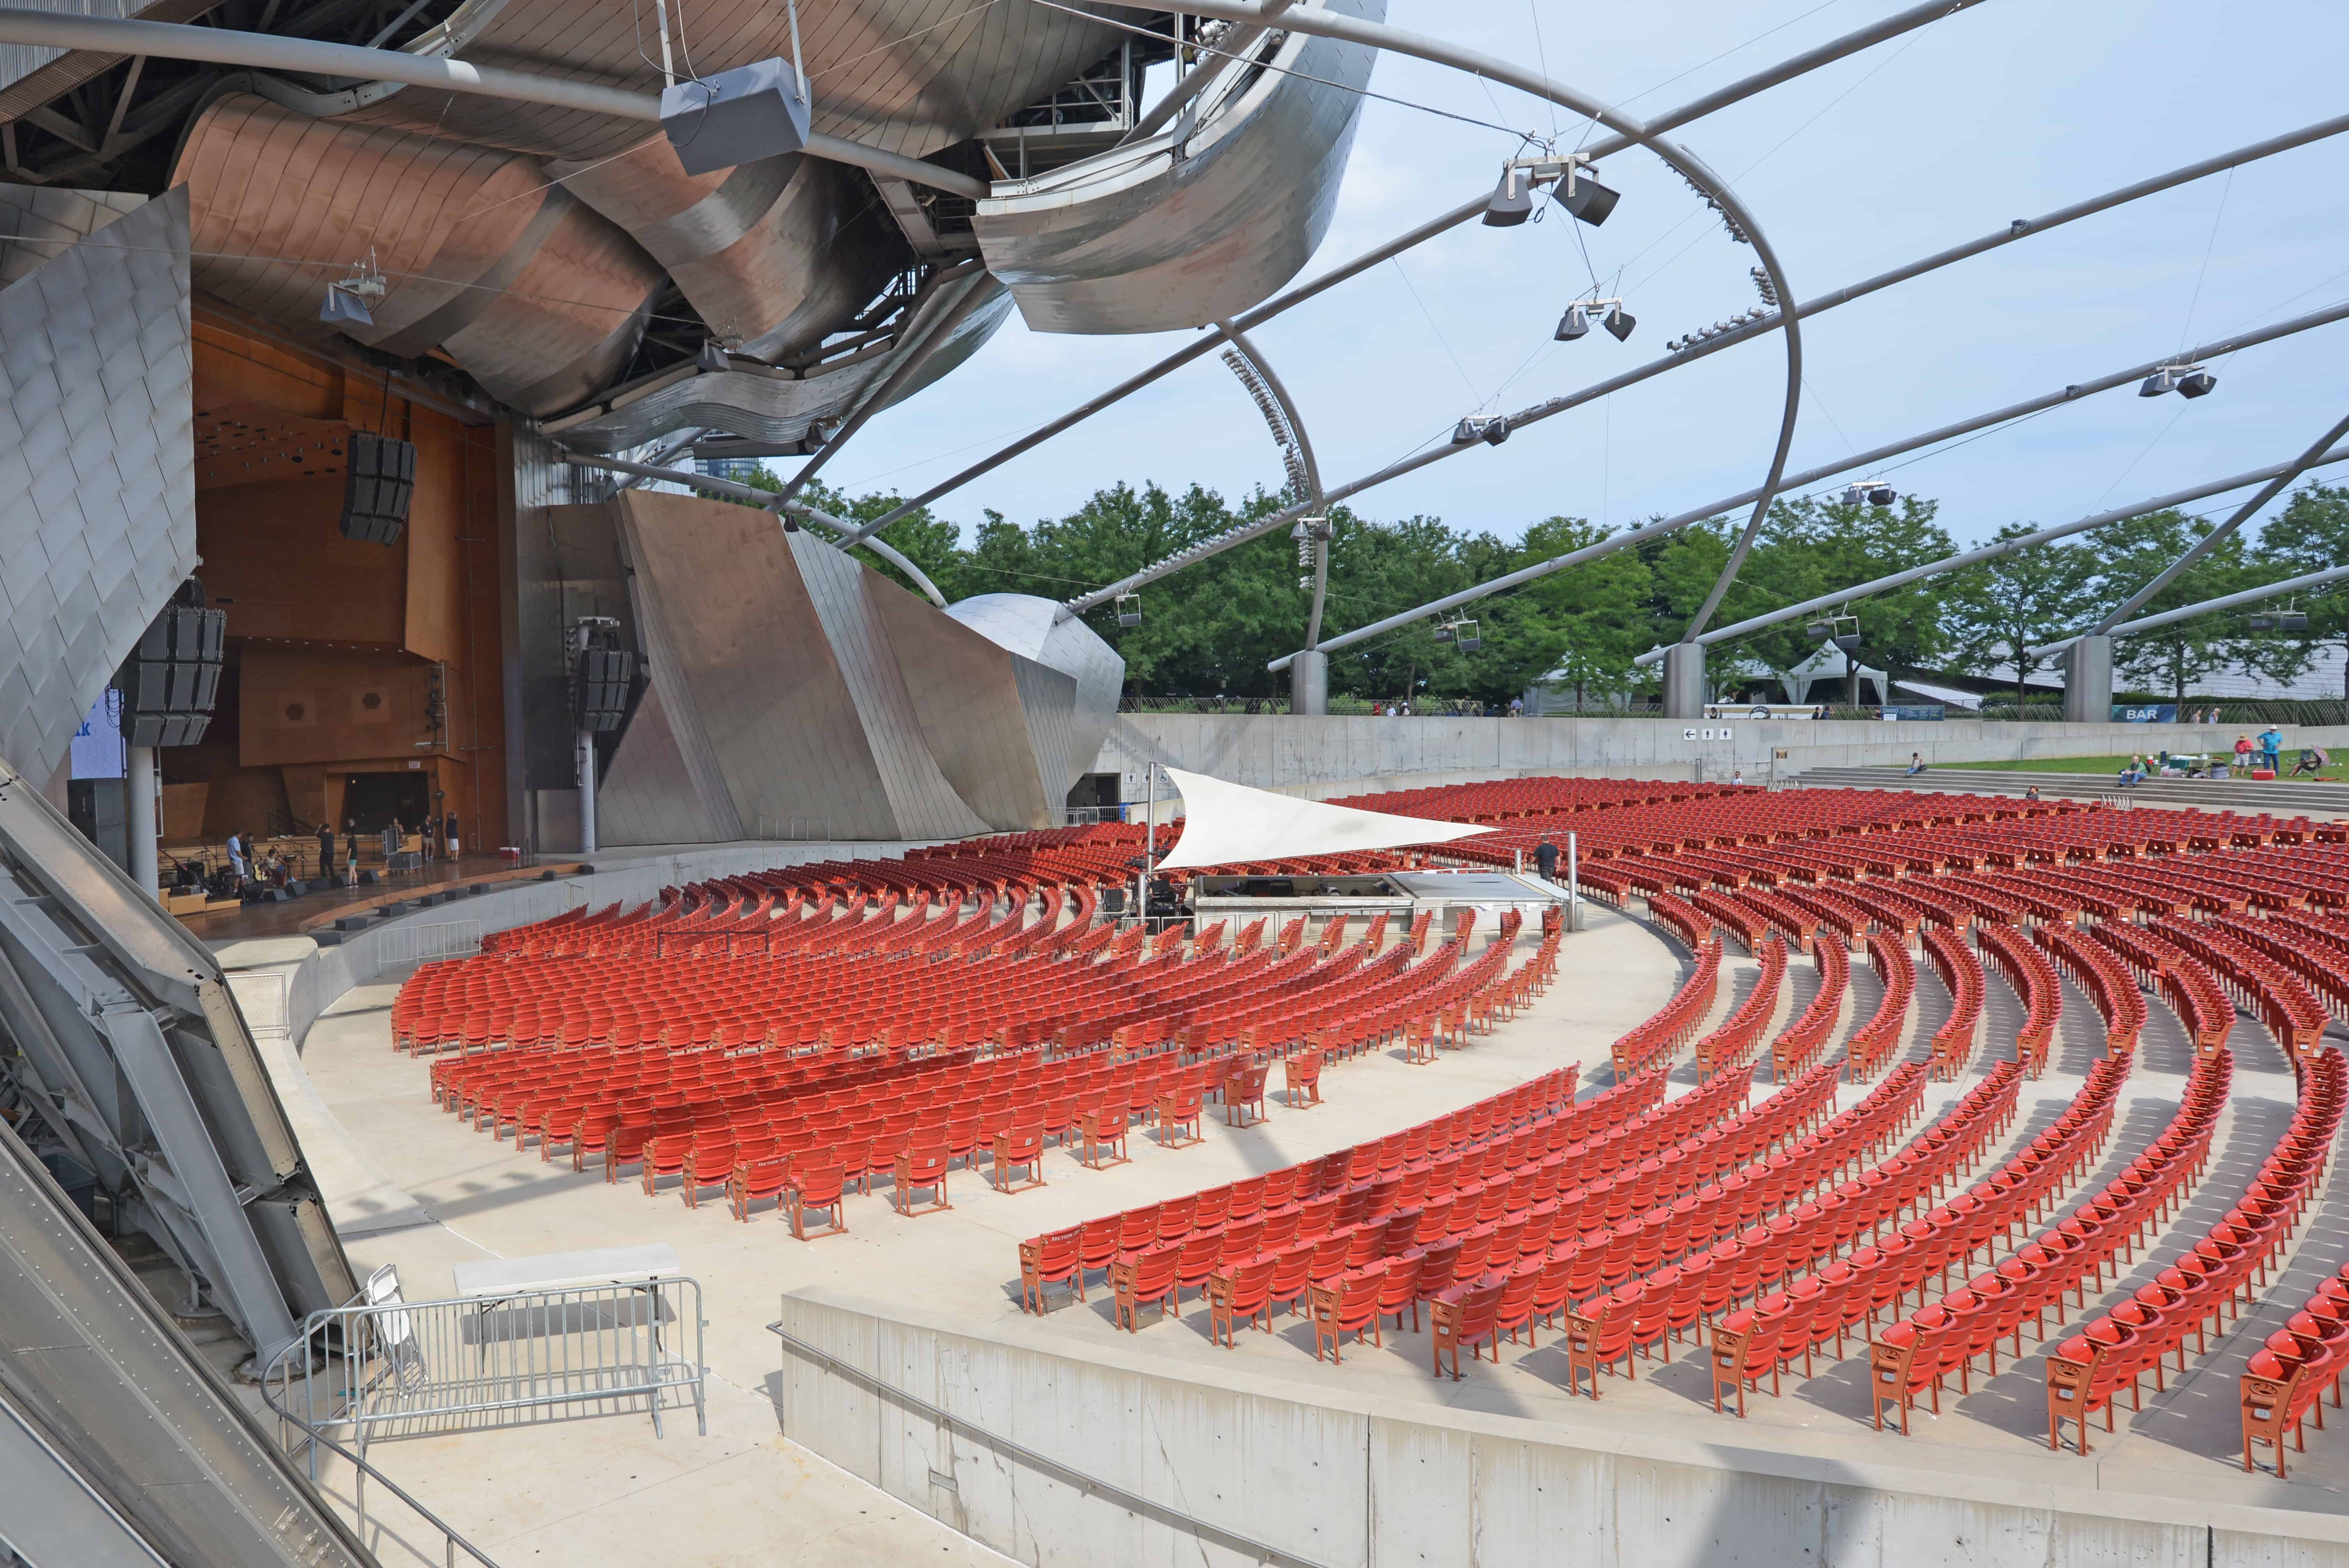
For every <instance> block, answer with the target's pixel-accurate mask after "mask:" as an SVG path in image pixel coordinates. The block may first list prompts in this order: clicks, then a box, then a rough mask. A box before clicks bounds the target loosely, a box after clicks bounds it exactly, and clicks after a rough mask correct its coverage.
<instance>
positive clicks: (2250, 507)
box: [2089, 415, 2349, 636]
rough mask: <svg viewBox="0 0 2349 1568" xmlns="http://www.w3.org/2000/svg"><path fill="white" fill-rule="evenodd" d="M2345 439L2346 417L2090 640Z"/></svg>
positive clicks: (2348, 425)
mask: <svg viewBox="0 0 2349 1568" xmlns="http://www.w3.org/2000/svg"><path fill="white" fill-rule="evenodd" d="M2344 435H2349V415H2344V416H2342V418H2341V422H2340V423H2339V424H2336V425H2334V426H2333V428H2331V429H2329V430H2327V431H2325V432H2324V434H2323V435H2322V436H2319V437H2318V438H2316V444H2315V445H2313V446H2312V447H2310V448H2309V449H2308V450H2306V451H2304V452H2302V453H2301V455H2300V457H2299V458H2298V459H2297V460H2295V461H2294V462H2292V464H2291V465H2290V466H2289V467H2288V468H2286V469H2284V471H2283V472H2282V473H2280V474H2278V475H2276V477H2275V478H2274V479H2272V480H2269V481H2268V482H2267V483H2266V484H2265V485H2262V486H2261V488H2260V493H2259V494H2257V495H2255V496H2253V497H2252V498H2251V500H2247V501H2245V502H2244V503H2243V504H2242V505H2241V506H2240V507H2238V508H2236V509H2235V515H2234V516H2232V517H2230V518H2229V519H2228V520H2227V521H2224V522H2222V523H2220V525H2219V526H2218V527H2216V528H2214V529H2212V530H2211V531H2209V532H2208V533H2206V534H2204V535H2203V536H2202V537H2201V538H2200V539H2198V540H2196V541H2195V542H2194V546H2193V548H2192V549H2190V550H2189V551H2188V552H2186V553H2185V554H2183V555H2181V556H2179V557H2178V559H2177V560H2175V561H2173V562H2170V563H2169V564H2168V565H2167V566H2165V567H2163V568H2162V569H2161V571H2160V572H2159V573H2158V574H2156V576H2155V577H2154V580H2153V581H2152V582H2150V583H2147V584H2146V585H2145V586H2144V587H2142V588H2140V589H2138V590H2137V592H2136V593H2132V594H2130V595H2129V596H2128V598H2127V599H2126V600H2125V601H2123V602H2122V603H2121V604H2120V606H2119V608H2117V609H2116V610H2115V611H2113V613H2112V614H2109V615H2106V617H2105V618H2104V619H2103V620H2102V621H2100V622H2098V623H2097V624H2096V626H2095V630H2094V631H2092V632H2091V633H2089V635H2090V636H2103V635H2105V634H2107V633H2109V632H2111V631H2112V629H2113V628H2114V627H2115V626H2116V625H2118V624H2120V623H2121V621H2122V619H2123V618H2124V617H2126V616H2127V614H2129V613H2130V612H2131V611H2133V610H2135V609H2136V608H2137V606H2138V605H2140V604H2143V603H2145V602H2146V601H2147V599H2150V598H2152V597H2153V596H2154V595H2155V594H2156V593H2160V592H2161V591H2162V589H2164V588H2166V587H2168V585H2169V583H2170V581H2171V580H2172V579H2174V578H2175V577H2176V576H2177V575H2178V573H2181V572H2183V571H2185V570H2186V569H2187V568H2188V567H2189V566H2191V565H2193V564H2194V563H2195V562H2198V561H2199V560H2201V559H2202V558H2203V557H2204V556H2206V555H2208V554H2209V553H2210V552H2211V551H2213V550H2215V549H2217V548H2218V545H2219V542H2220V541H2221V540H2223V539H2225V538H2226V537H2227V536H2228V535H2229V534H2230V533H2232V532H2234V531H2235V530H2237V529H2239V528H2240V527H2242V526H2243V524H2244V523H2246V522H2248V521H2251V516H2252V514H2253V513H2255V512H2257V511H2259V510H2260V508H2261V507H2263V506H2265V505H2267V504H2268V502H2270V501H2271V500H2275V498H2276V497H2277V496H2278V495H2280V494H2282V491H2283V488H2284V486H2286V485H2288V484H2290V483H2292V480H2296V479H2298V478H2299V477H2300V476H2301V474H2302V471H2304V470H2305V469H2308V468H2309V467H2311V466H2312V465H2313V464H2314V463H2315V461H2316V460H2317V459H2318V458H2319V457H2320V456H2322V455H2323V452H2324V451H2325V450H2326V449H2328V448H2330V447H2331V446H2332V445H2333V442H2335V441H2337V440H2339V439H2340V438H2342V437H2343V436H2344Z"/></svg>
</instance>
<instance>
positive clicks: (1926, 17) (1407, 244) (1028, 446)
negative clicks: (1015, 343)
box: [874, 0, 1982, 528]
mask: <svg viewBox="0 0 2349 1568" xmlns="http://www.w3.org/2000/svg"><path fill="white" fill-rule="evenodd" d="M1981 4H1982V0H1933V3H1930V4H1927V5H1912V6H1910V7H1909V9H1908V10H1906V11H1900V12H1896V13H1895V14H1893V15H1890V16H1887V17H1886V18H1884V19H1883V20H1882V21H1880V22H1874V23H1871V24H1869V25H1868V26H1866V27H1862V28H1860V29H1858V30H1857V31H1856V32H1851V33H1846V34H1844V35H1843V36H1841V37H1838V38H1832V39H1829V40H1828V41H1827V42H1826V43H1825V44H1822V45H1820V46H1818V47H1817V48H1816V49H1810V50H1806V51H1805V52H1804V53H1802V54H1799V55H1793V56H1789V57H1787V58H1785V59H1784V60H1781V61H1779V62H1778V63H1777V64H1775V65H1774V66H1770V67H1766V68H1764V69H1763V70H1760V71H1756V72H1755V73H1754V75H1752V76H1750V77H1740V78H1739V79H1738V80H1736V81H1733V82H1731V83H1729V84H1728V85H1727V86H1725V87H1723V88H1717V89H1715V90H1714V91H1713V92H1710V93H1707V94H1706V95H1705V96H1704V97H1702V98H1692V99H1691V100H1690V101H1689V102H1687V103H1684V104H1682V105H1681V106H1680V107H1679V108H1674V109H1669V110H1667V111H1665V112H1664V113H1662V114H1660V115H1658V116H1657V117H1656V118H1655V119H1651V120H1650V121H1649V122H1648V128H1649V129H1651V130H1671V129H1675V128H1677V127H1679V126H1682V125H1686V124H1687V123H1688V122H1689V121H1691V120H1693V119H1702V118H1703V117H1704V116H1706V115H1709V114H1712V113H1713V112H1715V111H1716V110H1719V109H1723V108H1727V107H1728V106H1730V105H1731V104H1733V103H1741V102H1743V101H1744V100H1745V99H1746V98H1752V97H1754V95H1755V94H1757V93H1761V92H1765V91H1767V90H1768V89H1769V88H1774V87H1777V86H1779V85H1780V84H1781V83H1784V82H1788V81H1792V80H1793V79H1794V78H1795V77H1799V76H1803V75H1805V74H1806V73H1808V72H1810V71H1815V70H1816V69H1818V68H1819V67H1821V66H1825V65H1831V64H1833V63H1834V62H1835V61H1837V60H1840V59H1843V58H1844V57H1847V56H1849V55H1855V54H1857V53H1858V52H1859V51H1860V50H1862V49H1865V48H1869V47H1872V46H1875V45H1877V44H1880V43H1882V42H1884V41H1885V40H1886V39H1888V38H1894V37H1898V36H1900V35H1901V34H1903V33H1906V32H1911V31H1913V30H1915V29H1916V28H1918V27H1921V26H1925V25H1926V24H1927V23H1929V22H1935V21H1939V20H1940V18H1942V17H1944V16H1948V15H1954V14H1956V13H1957V12H1960V11H1963V10H1966V9H1968V8H1970V7H1971V6H1974V5H1981ZM1282 8H1283V9H1285V6H1284V7H1282ZM1632 145H1634V143H1633V142H1632V140H1631V139H1630V138H1629V137H1625V136H1604V137H1601V138H1599V139H1598V140H1597V141H1594V142H1592V143H1591V144H1590V145H1589V146H1588V147H1587V148H1585V149H1583V150H1584V151H1585V152H1586V153H1588V155H1589V156H1590V157H1591V158H1593V159H1599V158H1605V157H1607V156H1608V155H1609V154H1610V153H1616V152H1620V151H1622V150H1624V149H1625V148H1628V147H1630V146H1632ZM1489 195H1490V192H1479V193H1478V194H1477V196H1476V198H1475V200H1474V201H1464V202H1462V203H1461V204H1460V205H1459V206H1457V207H1454V208H1453V209H1452V210H1451V211H1448V212H1443V213H1439V214H1437V215H1436V216H1435V217H1433V218H1431V219H1429V220H1428V221H1427V222H1424V223H1422V224H1420V225H1419V226H1418V227H1416V228H1414V229H1410V230H1407V231H1405V232H1403V233H1402V234H1399V235H1397V236H1396V237H1395V238H1393V239H1392V240H1390V241H1388V242H1386V243H1385V244H1383V245H1380V246H1378V247H1376V248H1375V249H1372V250H1370V251H1366V252H1364V253H1362V254H1361V255H1359V256H1356V257H1355V258H1354V259H1353V260H1351V261H1350V262H1347V263H1344V264H1343V265H1341V266H1339V267H1336V268H1333V269H1332V270H1331V271H1330V272H1327V273H1323V274H1321V276H1319V277H1318V278H1315V279H1313V280H1312V281H1310V282H1309V283H1305V284H1299V285H1298V286H1297V287H1295V288H1293V289H1290V290H1289V291H1288V293H1286V294H1279V295H1278V296H1276V297H1275V298H1272V299H1269V300H1267V301H1266V302H1265V303H1264V304H1259V305H1256V306H1254V307H1252V308H1250V309H1248V310H1246V311H1243V312H1241V313H1240V314H1239V315H1237V316H1236V317H1234V318H1233V319H1234V320H1236V321H1237V323H1238V324H1239V325H1241V326H1243V327H1250V326H1258V325H1263V324H1264V323H1265V322H1268V321H1270V320H1271V319H1272V318H1273V317H1274V316H1277V315H1280V314H1281V313H1282V312H1284V311H1287V310H1290V309H1292V308H1294V307H1295V306H1298V305H1300V304H1304V303H1305V302H1306V301H1308V300H1309V299H1313V298H1316V297H1318V296H1319V295H1320V294H1324V293H1326V292H1328V291H1329V290H1330V289H1332V288H1335V287H1336V286H1337V285H1338V284H1341V283H1344V282H1346V281H1347V280H1349V279H1350V278H1356V277H1359V276H1361V274H1362V273H1366V272H1368V271H1369V270H1370V269H1371V268H1372V267H1374V266H1377V265H1378V264H1379V263H1381V262H1384V261H1388V260H1391V259H1392V258H1393V257H1395V256H1399V255H1401V254H1402V253H1403V252H1405V251H1408V250H1411V249H1413V248H1414V247H1416V246H1418V245H1422V244H1424V243H1426V242H1428V241H1429V240H1432V239H1433V238H1435V237H1436V236H1437V235H1439V234H1443V233H1448V232H1451V231H1452V230H1454V229H1456V228H1458V227H1459V226H1460V225H1461V224H1463V223H1465V222H1468V221H1469V220H1470V219H1472V218H1475V217H1478V216H1480V215H1482V214H1483V212H1484V211H1485V201H1487V199H1488V198H1489ZM1223 341H1224V340H1223V338H1222V337H1221V335H1217V336H1215V337H1211V338H1207V339H1205V340H1203V341H1201V342H1198V343H1195V344H1191V345H1189V346H1185V347H1183V348H1180V349H1177V350H1176V351H1175V352H1174V353H1173V354H1170V355H1168V356H1166V357H1165V358H1164V359H1161V360H1160V361H1158V363H1157V364H1155V365H1153V366H1149V367H1148V368H1146V369H1144V370H1142V371H1139V372H1137V373H1136V374H1134V375H1133V376H1131V377H1127V378H1126V379H1125V380H1123V381H1121V382H1119V383H1118V384H1117V385H1116V386H1115V387H1111V388H1110V389H1109V390H1107V391H1106V392H1103V393H1102V394H1101V395H1100V396H1099V397H1093V398H1091V399H1089V400H1087V401H1086V402H1083V403H1081V404H1079V405H1078V406H1077V407H1074V408H1071V410H1070V411H1069V412H1068V413H1066V414H1063V415H1062V416H1061V417H1060V418H1057V419H1055V420H1053V421H1052V422H1051V423H1050V424H1048V425H1045V426H1043V427H1041V428H1038V429H1036V430H1032V431H1030V433H1029V434H1027V435H1025V436H1022V437H1020V438H1019V439H1018V440H1016V441H1013V442H1012V443H1010V444H1009V446H1006V447H1003V448H1001V449H998V450H997V451H995V452H994V453H992V454H990V455H989V456H988V457H984V458H981V459H979V460H978V462H976V463H973V464H971V465H970V466H969V467H968V468H966V469H963V470H962V471H960V472H959V473H957V474H955V475H953V476H952V477H951V478H949V479H947V480H941V481H940V482H939V483H937V484H935V485H933V486H931V487H930V488H929V489H928V490H924V491H923V492H922V493H921V494H919V495H917V496H916V497H914V499H913V500H908V501H904V502H901V503H900V504H899V505H898V506H897V507H896V508H895V510H894V511H890V512H889V513H888V514H887V515H885V516H884V517H882V518H881V519H880V520H878V521H877V522H876V523H875V525H874V526H876V527H879V528H886V527H888V526H889V525H890V524H891V523H893V522H895V521H897V520H898V519H899V518H901V517H904V516H905V515H906V514H907V513H908V512H912V511H916V510H918V509H919V508H922V507H926V506H927V505H929V504H930V502H932V501H934V500H937V499H939V498H940V497H941V496H944V495H947V494H949V493H950V492H952V491H954V490H960V489H961V488H962V487H963V486H964V485H967V484H968V483H969V482H970V481H971V480H975V479H978V478H979V477H980V476H982V475H984V474H987V473H989V472H991V471H993V470H994V469H998V468H1000V467H1001V466H1002V465H1004V464H1005V463H1008V462H1009V461H1010V460H1011V459H1014V458H1016V457H1019V456H1020V455H1021V454H1022V453H1024V452H1028V451H1031V450H1033V449H1035V448H1037V447H1039V446H1041V445H1042V444H1043V443H1044V442H1046V441H1049V440H1050V439H1051V438H1053V437H1055V436H1057V435H1060V434H1061V432H1062V431H1065V430H1067V429H1069V428H1071V427H1073V426H1076V425H1079V424H1081V423H1082V422H1083V421H1085V420H1087V419H1090V418H1092V417H1093V416H1094V415H1095V414H1098V413H1100V412H1101V411H1102V409H1104V408H1107V407H1111V406H1112V405H1113V404H1116V403H1119V402H1122V401H1123V400H1124V399H1125V398H1127V397H1131V396H1132V395H1133V394H1134V393H1136V392H1138V391H1140V390H1141V389H1142V388H1143V387H1147V386H1149V385H1151V384H1152V383H1153V382H1154V381H1157V380H1159V379H1161V378H1162V377H1166V376H1168V375H1170V374H1172V373H1173V372H1174V371H1176V370H1179V369H1181V368H1182V367H1183V366H1185V365H1188V364H1190V363H1191V362H1192V361H1193V360H1195V359H1197V358H1199V357H1200V356H1203V355H1206V354H1211V353H1213V352H1214V351H1215V349H1216V345H1217V344H1219V343H1221V342H1223Z"/></svg>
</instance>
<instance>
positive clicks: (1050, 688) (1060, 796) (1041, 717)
mask: <svg viewBox="0 0 2349 1568" xmlns="http://www.w3.org/2000/svg"><path fill="white" fill-rule="evenodd" d="M1011 679H1012V685H1013V687H1014V689H1015V690H1016V692H1017V693H1018V695H1019V714H1020V717H1021V719H1022V721H1023V722H1024V723H1025V724H1026V725H1027V728H1028V751H1029V755H1030V757H1031V758H1034V761H1035V768H1036V781H1037V786H1038V788H1039V789H1040V790H1041V791H1042V793H1043V795H1044V810H1045V811H1046V813H1047V821H1048V825H1050V826H1052V827H1058V826H1059V825H1060V820H1061V819H1060V812H1061V809H1062V808H1063V807H1065V806H1066V805H1067V804H1068V803H1069V790H1070V789H1071V787H1072V785H1071V784H1070V783H1063V782H1062V780H1064V779H1071V780H1072V779H1073V778H1074V775H1073V774H1071V771H1070V769H1069V755H1070V753H1071V751H1072V750H1074V749H1075V747H1074V741H1075V737H1076V727H1077V681H1076V677H1075V676H1070V675H1063V674H1062V673H1061V671H1059V670H1056V669H1052V668H1050V666H1048V665H1040V664H1038V663H1037V662H1036V661H1035V660H1033V659H1027V658H1022V657H1020V656H1019V655H1018V654H1013V655H1011Z"/></svg>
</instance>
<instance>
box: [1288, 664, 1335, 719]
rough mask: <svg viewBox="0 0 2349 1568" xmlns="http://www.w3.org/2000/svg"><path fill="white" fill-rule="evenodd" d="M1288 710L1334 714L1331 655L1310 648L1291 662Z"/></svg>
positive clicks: (1292, 711) (1289, 668)
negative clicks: (1332, 705)
mask: <svg viewBox="0 0 2349 1568" xmlns="http://www.w3.org/2000/svg"><path fill="white" fill-rule="evenodd" d="M1288 711H1289V712H1291V713H1311V714H1326V713H1328V712H1329V711H1330V655H1327V654H1325V653H1322V652H1320V651H1319V649H1314V648H1308V649H1307V650H1306V651H1305V652H1303V653H1301V654H1299V655H1297V657H1296V658H1295V659H1293V660H1291V661H1290V662H1289V665H1288Z"/></svg>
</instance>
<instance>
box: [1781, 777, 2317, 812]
mask: <svg viewBox="0 0 2349 1568" xmlns="http://www.w3.org/2000/svg"><path fill="white" fill-rule="evenodd" d="M1797 782H1798V783H1800V784H1802V785H1803V786H1804V787H1806V788H1808V789H1837V788H1841V789H1922V790H1945V791H1949V792H1951V793H1956V794H1971V795H2017V796H2019V795H2021V794H2022V793H2023V791H2024V790H2025V789H2029V788H2030V787H2031V786H2032V785H2033V784H2036V785H2037V786H2039V792H2040V794H2042V795H2043V796H2047V797H2049V798H2052V799H2066V800H2083V799H2086V800H2119V799H2129V800H2134V801H2137V802H2138V803H2140V804H2143V805H2148V806H2184V807H2199V808H2201V809H2203V810H2233V811H2242V812H2260V811H2265V812H2269V813H2271V814H2273V815H2275V816H2279V817H2298V816H2310V817H2327V818H2330V817H2344V816H2349V784H2318V783H2311V782H2306V781H2300V782H2295V781H2293V780H2291V779H2275V780H2260V779H2147V780H2146V781H2145V782H2144V783H2142V784H2138V785H2135V786H2133V787H2131V788H2129V789H2122V788H2121V787H2120V785H2119V784H2118V782H2117V781H2116V779H2114V778H2113V776H2112V775H2110V774H2106V773H2032V772H2025V771H2023V770H2020V769H2013V770H2010V769H1989V768H1984V769H1967V768H1936V769H1930V770H1929V771H1927V772H1924V773H1920V774H1917V775H1915V776H1913V777H1911V776H1910V775H1909V774H1908V773H1906V772H1905V771H1903V770H1902V769H1898V768H1813V769H1807V770H1806V771H1805V772H1804V773H1803V774H1802V776H1801V777H1800V779H1798V780H1797Z"/></svg>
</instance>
